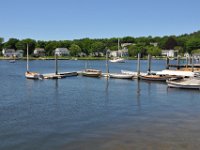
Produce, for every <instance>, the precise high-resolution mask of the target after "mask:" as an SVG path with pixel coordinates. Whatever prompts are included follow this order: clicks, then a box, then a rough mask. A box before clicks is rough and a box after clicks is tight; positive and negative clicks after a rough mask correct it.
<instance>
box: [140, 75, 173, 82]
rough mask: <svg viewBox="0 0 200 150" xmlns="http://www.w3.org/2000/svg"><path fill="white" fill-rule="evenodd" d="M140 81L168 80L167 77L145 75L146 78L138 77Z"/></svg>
mask: <svg viewBox="0 0 200 150" xmlns="http://www.w3.org/2000/svg"><path fill="white" fill-rule="evenodd" d="M140 79H142V80H148V81H166V80H167V79H169V77H166V76H158V75H146V76H140Z"/></svg>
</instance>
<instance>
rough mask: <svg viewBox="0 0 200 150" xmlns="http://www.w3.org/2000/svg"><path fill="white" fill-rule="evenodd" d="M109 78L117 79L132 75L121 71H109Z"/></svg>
mask: <svg viewBox="0 0 200 150" xmlns="http://www.w3.org/2000/svg"><path fill="white" fill-rule="evenodd" d="M109 77H110V78H117V79H133V75H130V74H122V73H110V74H109Z"/></svg>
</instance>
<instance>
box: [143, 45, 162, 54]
mask: <svg viewBox="0 0 200 150" xmlns="http://www.w3.org/2000/svg"><path fill="white" fill-rule="evenodd" d="M146 49H147V53H148V54H151V55H152V56H160V55H161V49H160V48H159V47H154V46H147V47H146Z"/></svg>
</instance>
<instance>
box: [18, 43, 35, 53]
mask: <svg viewBox="0 0 200 150" xmlns="http://www.w3.org/2000/svg"><path fill="white" fill-rule="evenodd" d="M21 42H23V43H24V45H25V47H27V44H28V48H29V54H32V53H33V51H34V49H35V46H36V41H35V40H33V39H23V40H22V41H21Z"/></svg>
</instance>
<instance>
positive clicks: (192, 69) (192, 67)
mask: <svg viewBox="0 0 200 150" xmlns="http://www.w3.org/2000/svg"><path fill="white" fill-rule="evenodd" d="M192 72H194V56H192Z"/></svg>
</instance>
